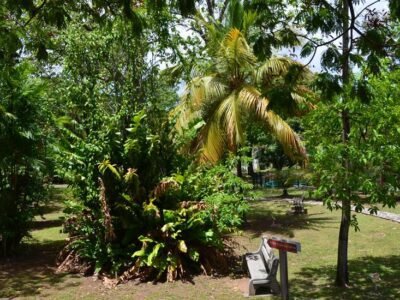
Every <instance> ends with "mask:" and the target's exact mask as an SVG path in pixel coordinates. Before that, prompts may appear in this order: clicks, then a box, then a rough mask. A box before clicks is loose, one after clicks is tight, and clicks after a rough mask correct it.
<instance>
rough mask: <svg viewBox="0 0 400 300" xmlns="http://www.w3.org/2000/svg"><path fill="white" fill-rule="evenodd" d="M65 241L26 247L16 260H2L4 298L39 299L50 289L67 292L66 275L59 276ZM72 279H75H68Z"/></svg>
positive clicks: (0, 289)
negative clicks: (60, 254) (56, 261)
mask: <svg viewBox="0 0 400 300" xmlns="http://www.w3.org/2000/svg"><path fill="white" fill-rule="evenodd" d="M64 244H65V242H64V241H51V242H44V243H40V244H24V245H22V247H21V249H20V251H19V253H18V254H17V255H15V256H14V257H12V258H9V259H2V260H0V297H9V298H14V297H24V296H31V297H32V296H39V295H40V294H41V293H42V292H45V290H46V288H48V287H53V288H54V287H57V286H60V288H65V287H68V286H74V285H76V284H74V283H67V284H62V283H63V282H64V279H66V274H56V273H55V269H56V263H55V260H56V256H57V253H58V252H59V251H60V249H61V248H62V247H63V246H64ZM68 276H69V277H71V275H68Z"/></svg>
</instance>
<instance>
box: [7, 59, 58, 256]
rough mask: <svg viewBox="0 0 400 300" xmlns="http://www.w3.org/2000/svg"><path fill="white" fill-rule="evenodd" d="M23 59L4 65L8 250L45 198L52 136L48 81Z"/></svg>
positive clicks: (8, 252) (26, 226) (16, 240)
mask: <svg viewBox="0 0 400 300" xmlns="http://www.w3.org/2000/svg"><path fill="white" fill-rule="evenodd" d="M33 73H34V69H33V67H32V66H31V65H30V64H28V63H26V62H22V63H20V64H18V65H15V66H13V67H4V68H2V69H0V145H1V147H0V235H1V239H0V247H1V248H2V254H3V255H8V254H10V253H11V252H12V251H14V250H15V248H16V247H17V246H18V244H19V242H20V241H21V239H22V238H23V237H24V236H25V235H27V232H28V229H29V222H30V221H31V220H32V218H33V216H34V215H35V213H37V211H38V206H39V205H40V204H41V203H42V202H43V201H44V200H45V197H44V196H45V186H44V184H45V176H46V175H47V172H48V168H49V167H50V165H49V162H48V158H47V157H46V154H47V150H48V142H49V140H48V138H47V136H46V129H44V128H46V125H45V124H46V122H48V121H49V120H48V117H47V116H46V113H47V112H46V110H45V106H44V104H45V100H44V85H43V82H42V81H41V80H39V79H36V78H32V74H33Z"/></svg>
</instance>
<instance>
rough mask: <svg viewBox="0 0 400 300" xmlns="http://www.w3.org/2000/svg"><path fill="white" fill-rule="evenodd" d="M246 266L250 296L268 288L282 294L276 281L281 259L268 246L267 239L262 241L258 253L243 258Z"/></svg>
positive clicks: (251, 253)
mask: <svg viewBox="0 0 400 300" xmlns="http://www.w3.org/2000/svg"><path fill="white" fill-rule="evenodd" d="M243 263H245V264H246V266H247V270H248V274H249V277H250V281H249V296H254V295H255V294H256V289H257V288H259V287H267V288H269V290H270V291H271V292H272V293H274V294H280V286H279V283H278V281H277V280H276V273H277V271H278V266H279V259H278V258H277V257H276V256H275V255H274V253H273V252H272V249H271V247H270V246H269V245H268V244H267V238H264V237H263V238H262V239H261V245H260V248H259V249H258V250H257V251H256V252H250V253H246V254H245V255H244V257H243Z"/></svg>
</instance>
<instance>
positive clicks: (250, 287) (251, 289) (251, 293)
mask: <svg viewBox="0 0 400 300" xmlns="http://www.w3.org/2000/svg"><path fill="white" fill-rule="evenodd" d="M255 294H256V289H255V288H254V284H253V282H252V281H251V280H250V281H249V296H254V295H255Z"/></svg>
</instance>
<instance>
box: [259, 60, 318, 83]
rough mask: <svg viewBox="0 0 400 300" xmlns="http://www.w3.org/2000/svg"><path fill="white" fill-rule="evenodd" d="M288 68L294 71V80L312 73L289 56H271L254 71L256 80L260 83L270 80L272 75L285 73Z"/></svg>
mask: <svg viewBox="0 0 400 300" xmlns="http://www.w3.org/2000/svg"><path fill="white" fill-rule="evenodd" d="M290 70H294V71H295V72H296V76H295V77H296V80H295V81H302V80H306V79H310V78H311V75H312V73H311V71H310V70H309V69H308V68H306V67H304V66H303V65H302V64H301V63H299V62H297V61H295V60H292V59H290V58H289V57H271V58H270V59H269V60H268V61H267V62H266V63H264V64H263V65H262V66H261V67H259V68H258V70H257V71H256V74H255V77H256V81H257V82H260V83H263V82H270V81H271V80H272V79H273V78H274V77H281V76H285V75H287V74H288V72H289V71H290Z"/></svg>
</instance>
